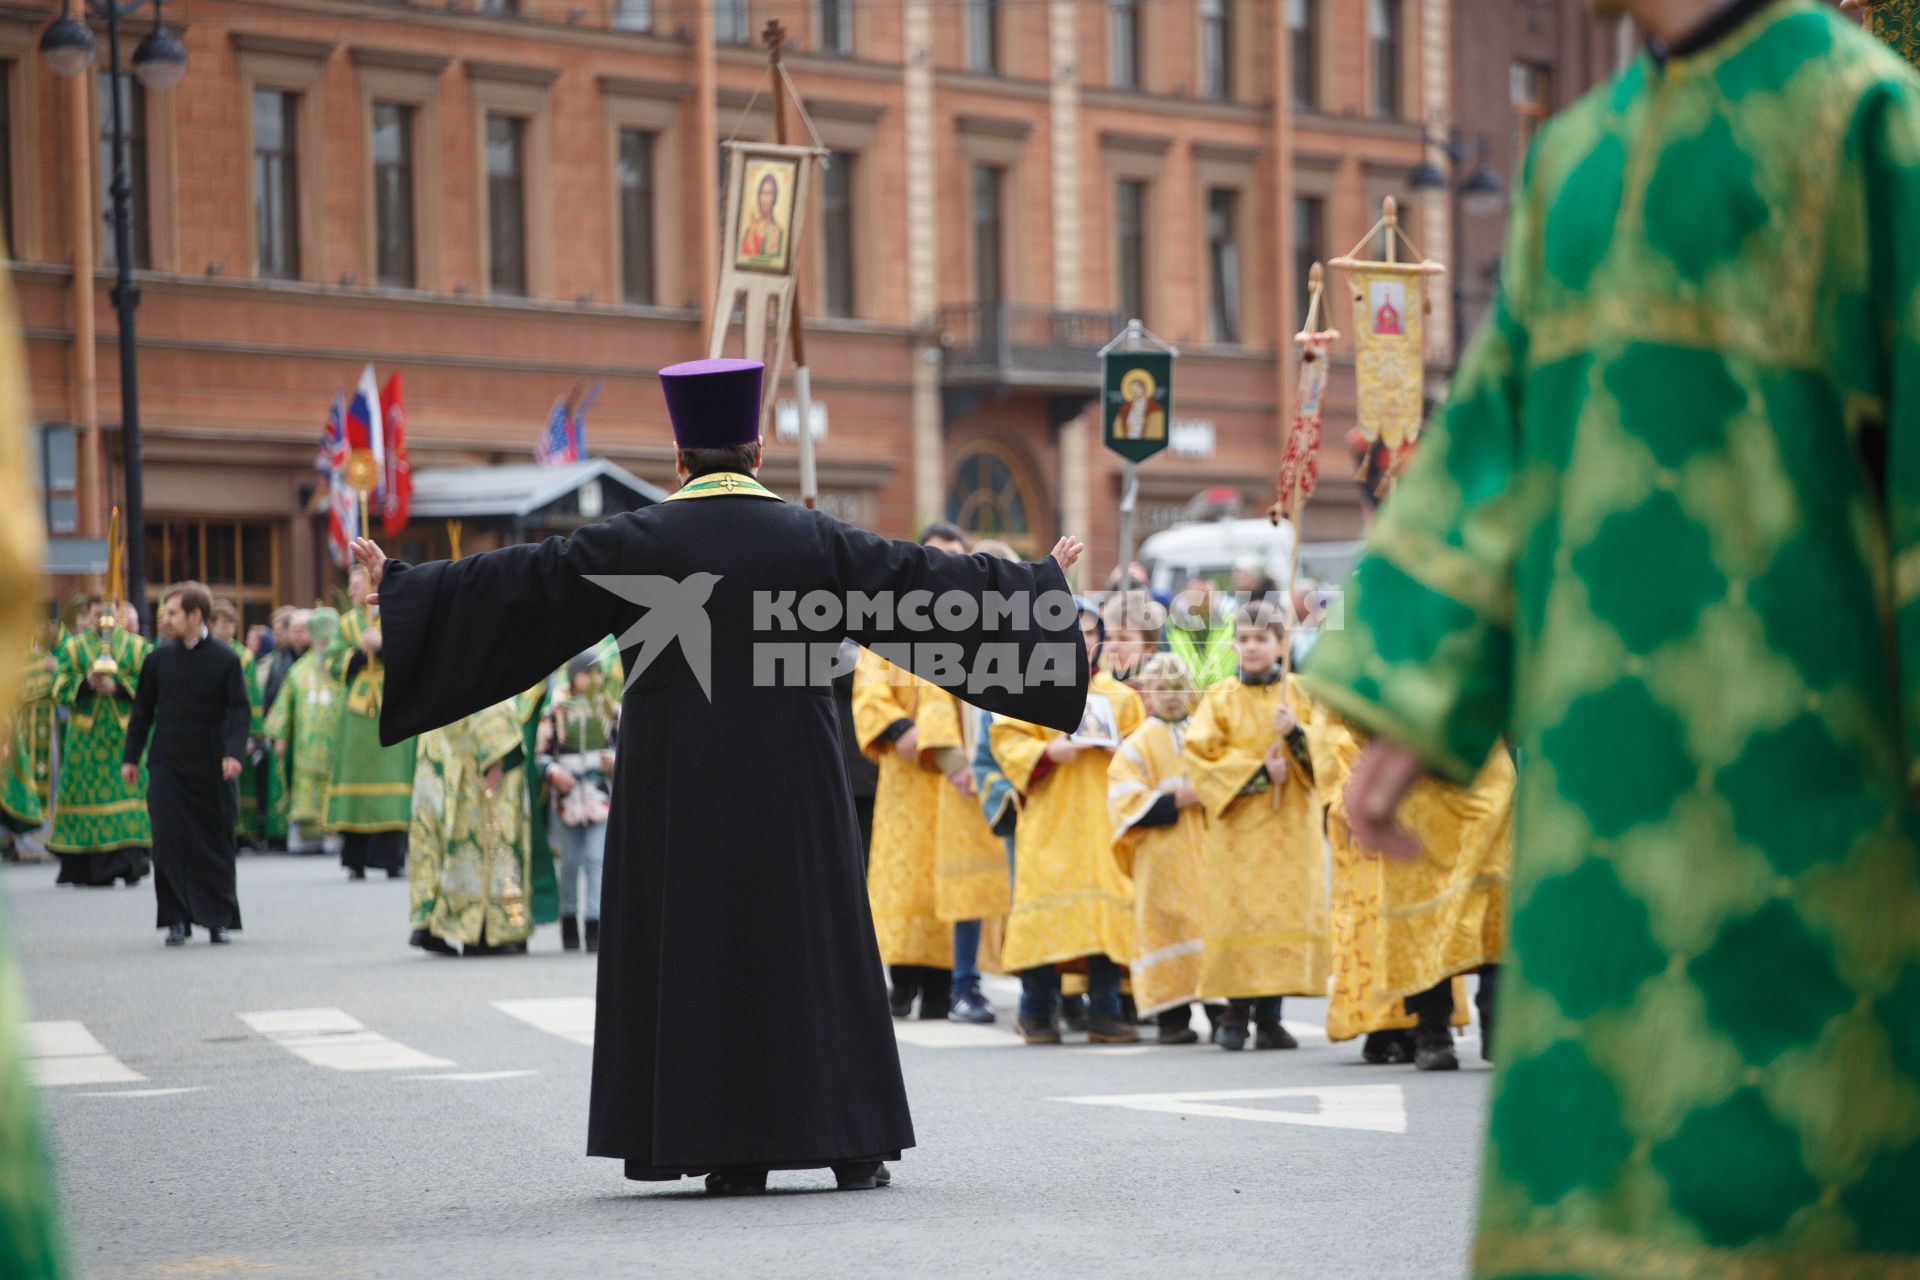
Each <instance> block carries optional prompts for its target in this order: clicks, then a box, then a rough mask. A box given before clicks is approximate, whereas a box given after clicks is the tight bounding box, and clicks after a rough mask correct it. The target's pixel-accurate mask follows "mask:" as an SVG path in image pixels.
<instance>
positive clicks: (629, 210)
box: [620, 129, 656, 304]
mask: <svg viewBox="0 0 1920 1280" xmlns="http://www.w3.org/2000/svg"><path fill="white" fill-rule="evenodd" d="M620 296H621V297H622V298H624V299H625V300H626V301H628V302H638V303H645V304H651V303H653V302H654V301H656V298H655V294H654V279H653V135H652V134H651V133H647V132H645V131H644V130H640V129H622V130H621V131H620Z"/></svg>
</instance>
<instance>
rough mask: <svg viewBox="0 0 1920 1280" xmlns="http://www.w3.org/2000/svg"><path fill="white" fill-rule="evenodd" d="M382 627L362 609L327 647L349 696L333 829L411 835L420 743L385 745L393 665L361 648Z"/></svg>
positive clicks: (331, 794) (346, 618)
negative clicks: (383, 720)
mask: <svg viewBox="0 0 1920 1280" xmlns="http://www.w3.org/2000/svg"><path fill="white" fill-rule="evenodd" d="M377 628H378V623H376V622H374V621H373V620H372V619H371V617H370V616H369V615H368V613H367V610H366V608H365V606H356V607H355V608H353V609H349V610H348V611H347V612H346V613H344V614H342V615H341V616H340V633H339V635H337V636H335V637H334V640H333V643H332V644H330V645H328V646H327V656H326V661H327V669H328V671H329V672H330V673H331V674H332V675H333V678H334V679H335V680H337V681H339V682H340V683H341V685H342V686H343V687H344V698H345V701H344V703H343V704H342V707H341V711H340V730H339V736H338V738H337V739H336V740H335V742H334V752H333V781H332V783H331V785H330V786H329V787H328V788H327V817H326V823H325V826H326V828H327V830H329V831H355V832H363V833H366V832H376V831H405V830H406V829H407V827H408V824H409V821H410V814H409V811H410V809H411V806H412V800H413V764H414V740H413V739H411V738H409V739H407V740H406V741H405V742H402V743H400V744H399V745H398V746H392V747H383V746H381V745H380V704H381V700H382V698H383V697H384V695H385V691H386V683H387V667H386V664H385V663H384V662H382V661H381V660H380V655H379V654H377V653H375V654H368V653H365V652H363V651H362V650H361V648H360V638H361V637H362V636H364V635H365V634H366V633H367V631H368V630H370V629H377Z"/></svg>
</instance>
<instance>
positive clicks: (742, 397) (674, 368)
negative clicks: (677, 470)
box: [660, 360, 767, 449]
mask: <svg viewBox="0 0 1920 1280" xmlns="http://www.w3.org/2000/svg"><path fill="white" fill-rule="evenodd" d="M766 368H767V367H766V366H765V365H763V364H761V363H760V362H759V361H758V360H689V361H687V362H686V363H685V364H676V365H669V366H667V367H666V368H664V369H662V370H661V371H660V387H661V390H663V391H665V392H666V395H667V415H668V416H669V417H670V418H672V419H673V438H674V442H675V443H677V444H678V445H679V446H680V447H681V448H682V449H722V448H725V447H726V446H728V445H735V444H752V443H753V442H754V441H755V440H758V439H759V438H760V378H761V375H762V374H764V373H765V372H766Z"/></svg>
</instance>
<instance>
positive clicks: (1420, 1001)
mask: <svg viewBox="0 0 1920 1280" xmlns="http://www.w3.org/2000/svg"><path fill="white" fill-rule="evenodd" d="M1476 972H1478V973H1479V975H1480V989H1479V990H1478V991H1476V992H1475V993H1474V996H1473V1005H1474V1009H1475V1010H1476V1011H1477V1012H1478V1013H1479V1014H1480V1038H1481V1040H1482V1041H1483V1042H1489V1041H1491V1040H1492V1038H1493V1030H1492V1028H1493V1002H1494V1000H1495V998H1496V997H1497V995H1498V993H1499V990H1500V966H1499V965H1497V964H1488V965H1482V966H1480V968H1479V969H1478V970H1477V971H1476ZM1407 1012H1408V1013H1411V1014H1412V1015H1413V1016H1414V1017H1416V1018H1418V1019H1419V1020H1420V1029H1421V1030H1422V1031H1436V1030H1444V1029H1445V1028H1446V1026H1447V1024H1448V1023H1450V1022H1452V1021H1453V979H1452V978H1447V979H1444V980H1442V981H1441V982H1440V983H1439V984H1438V985H1437V986H1433V987H1429V988H1428V989H1427V990H1425V991H1422V992H1421V993H1420V994H1419V995H1414V996H1408V997H1407Z"/></svg>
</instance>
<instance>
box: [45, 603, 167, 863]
mask: <svg viewBox="0 0 1920 1280" xmlns="http://www.w3.org/2000/svg"><path fill="white" fill-rule="evenodd" d="M152 650H153V645H152V644H151V643H150V642H148V641H147V640H146V639H144V638H143V637H141V636H137V635H133V634H132V633H130V632H128V631H127V630H126V629H125V628H124V627H115V628H113V630H112V631H110V632H108V633H107V636H106V637H105V638H102V636H101V635H100V633H99V632H97V631H76V632H74V633H73V634H72V635H70V636H68V637H67V641H66V643H65V644H63V645H62V646H61V647H60V657H59V664H58V670H57V671H56V672H55V674H54V681H53V696H54V698H55V699H56V700H57V701H59V702H62V703H64V704H65V705H66V706H67V707H68V708H70V711H69V713H68V716H67V728H66V732H65V733H64V734H63V735H62V736H61V739H60V790H59V795H58V796H57V798H56V799H55V801H54V806H53V809H54V812H53V831H52V832H51V833H50V834H49V835H48V837H47V847H48V848H49V849H52V850H54V851H55V852H57V853H107V852H110V851H112V850H114V849H127V848H134V847H139V848H145V847H147V846H149V845H151V844H152V843H153V833H152V831H151V829H150V828H149V826H148V823H147V766H146V762H145V760H144V759H143V760H142V761H141V764H140V782H139V785H138V786H135V787H132V788H129V787H128V786H127V785H126V784H125V783H123V782H122V781H121V780H120V753H121V750H122V749H123V748H124V747H125V746H126V743H127V717H128V716H129V715H131V714H132V711H133V690H134V685H135V682H136V681H138V680H139V678H140V666H141V664H142V663H144V662H145V661H146V659H147V654H148V653H150V652H152ZM107 652H111V653H112V655H113V658H114V661H115V662H116V663H117V664H118V665H119V668H120V670H119V674H118V675H116V676H115V677H114V693H113V695H112V696H111V697H107V696H103V695H101V694H98V693H95V692H94V691H93V687H92V686H91V685H89V684H88V683H87V674H88V672H89V671H91V670H92V668H93V664H94V661H95V660H96V659H97V658H99V657H100V655H101V654H102V653H107Z"/></svg>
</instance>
